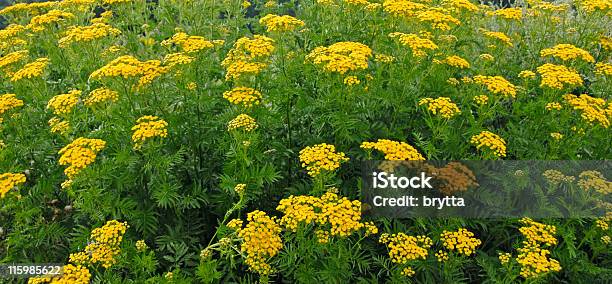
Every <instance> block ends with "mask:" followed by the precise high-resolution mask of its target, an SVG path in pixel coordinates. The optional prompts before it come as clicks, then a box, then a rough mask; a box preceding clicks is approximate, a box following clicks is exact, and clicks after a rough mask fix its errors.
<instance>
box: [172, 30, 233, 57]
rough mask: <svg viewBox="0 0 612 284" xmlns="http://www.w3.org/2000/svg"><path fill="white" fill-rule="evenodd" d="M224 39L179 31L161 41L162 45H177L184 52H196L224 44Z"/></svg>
mask: <svg viewBox="0 0 612 284" xmlns="http://www.w3.org/2000/svg"><path fill="white" fill-rule="evenodd" d="M224 43H225V41H223V40H212V41H211V40H207V39H205V38H204V37H201V36H192V35H188V34H187V33H184V32H178V33H176V34H174V35H173V36H172V37H171V38H169V39H167V40H164V41H162V42H161V45H162V46H165V47H170V46H172V45H176V46H178V47H180V48H181V50H182V51H183V52H186V53H194V52H198V51H201V50H205V49H210V48H213V47H215V46H218V45H223V44H224Z"/></svg>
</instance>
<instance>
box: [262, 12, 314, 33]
mask: <svg viewBox="0 0 612 284" xmlns="http://www.w3.org/2000/svg"><path fill="white" fill-rule="evenodd" d="M259 23H260V24H262V25H264V26H266V29H267V30H266V31H267V32H287V31H293V30H295V29H297V28H301V27H303V26H304V21H301V20H298V19H296V18H294V17H292V16H289V15H283V16H279V15H273V14H267V15H265V16H263V17H262V18H261V19H259Z"/></svg>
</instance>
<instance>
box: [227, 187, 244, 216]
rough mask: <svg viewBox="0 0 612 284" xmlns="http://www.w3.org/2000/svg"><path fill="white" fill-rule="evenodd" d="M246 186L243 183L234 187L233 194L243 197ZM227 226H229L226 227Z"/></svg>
mask: <svg viewBox="0 0 612 284" xmlns="http://www.w3.org/2000/svg"><path fill="white" fill-rule="evenodd" d="M246 187H247V185H246V184H244V183H239V184H237V185H236V186H234V192H236V193H238V195H243V194H244V191H245V190H246ZM228 226H229V225H228Z"/></svg>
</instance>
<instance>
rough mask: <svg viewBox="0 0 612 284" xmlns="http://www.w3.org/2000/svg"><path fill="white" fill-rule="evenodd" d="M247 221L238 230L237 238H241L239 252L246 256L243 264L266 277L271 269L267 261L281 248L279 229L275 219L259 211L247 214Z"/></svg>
mask: <svg viewBox="0 0 612 284" xmlns="http://www.w3.org/2000/svg"><path fill="white" fill-rule="evenodd" d="M247 221H248V223H247V225H246V226H245V227H244V228H242V229H239V230H238V236H239V237H241V238H242V245H241V246H240V250H241V251H242V252H244V253H246V254H247V256H246V260H245V262H246V264H247V265H248V266H249V269H251V270H252V271H255V272H257V273H259V274H262V275H268V274H270V273H271V272H272V267H271V266H270V264H268V263H267V260H268V259H269V258H271V257H274V256H275V255H277V254H278V252H279V251H280V250H281V249H282V248H283V240H282V239H281V237H280V233H281V227H280V226H279V225H278V224H277V223H276V222H277V221H276V219H275V218H270V217H269V216H268V215H266V213H264V212H262V211H259V210H255V211H253V212H250V213H249V214H247Z"/></svg>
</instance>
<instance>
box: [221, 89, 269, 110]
mask: <svg viewBox="0 0 612 284" xmlns="http://www.w3.org/2000/svg"><path fill="white" fill-rule="evenodd" d="M223 98H225V99H226V100H228V101H229V102H230V103H232V104H235V105H242V106H243V107H252V106H253V105H258V104H259V103H260V100H261V93H260V92H259V91H258V90H255V89H253V88H249V87H235V88H233V89H231V90H230V91H226V92H224V93H223Z"/></svg>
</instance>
